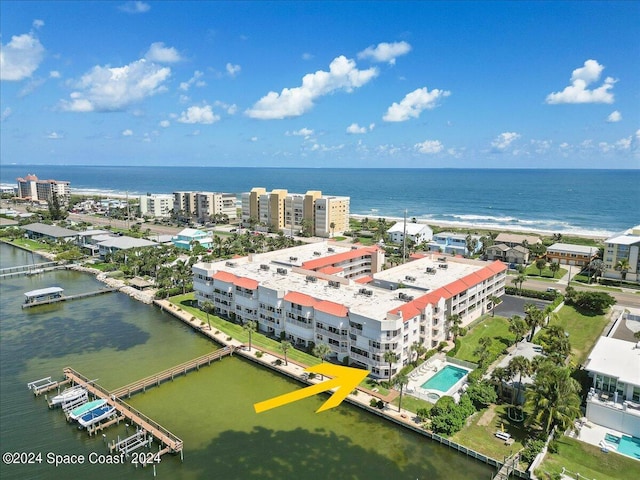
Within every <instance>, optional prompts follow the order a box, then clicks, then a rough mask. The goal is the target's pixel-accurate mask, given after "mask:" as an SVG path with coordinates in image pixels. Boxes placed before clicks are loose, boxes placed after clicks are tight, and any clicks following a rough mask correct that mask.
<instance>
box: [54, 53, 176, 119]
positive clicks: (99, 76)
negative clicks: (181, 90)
mask: <svg viewBox="0 0 640 480" xmlns="http://www.w3.org/2000/svg"><path fill="white" fill-rule="evenodd" d="M170 75H171V69H170V68H168V67H160V66H158V65H155V64H153V63H151V62H148V61H147V60H145V59H140V60H136V61H135V62H132V63H130V64H128V65H125V66H124V67H109V66H105V67H102V66H99V65H97V66H95V67H93V69H91V71H89V72H88V73H86V74H84V75H83V76H82V78H81V79H80V80H78V81H77V82H75V83H74V84H73V86H74V88H76V89H77V90H76V91H74V92H72V93H71V94H70V95H69V96H70V98H71V100H69V101H68V100H62V101H61V102H60V106H61V108H62V109H63V110H66V111H70V112H92V111H118V110H124V109H125V108H126V107H128V106H129V105H131V104H132V103H135V102H139V101H142V100H144V99H145V98H147V97H150V96H153V95H156V94H157V93H161V92H164V91H166V87H165V86H164V82H165V81H166V80H167V79H168V78H169V76H170Z"/></svg>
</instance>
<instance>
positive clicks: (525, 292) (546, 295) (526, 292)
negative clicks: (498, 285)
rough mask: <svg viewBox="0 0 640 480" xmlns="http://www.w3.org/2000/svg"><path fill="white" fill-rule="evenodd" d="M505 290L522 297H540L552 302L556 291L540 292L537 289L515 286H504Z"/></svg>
mask: <svg viewBox="0 0 640 480" xmlns="http://www.w3.org/2000/svg"><path fill="white" fill-rule="evenodd" d="M504 292H505V293H506V294H507V295H520V296H521V297H529V298H538V299H540V300H549V301H550V302H551V301H553V300H555V298H556V295H557V294H556V293H555V292H539V291H537V290H526V289H524V290H520V289H519V288H515V287H504Z"/></svg>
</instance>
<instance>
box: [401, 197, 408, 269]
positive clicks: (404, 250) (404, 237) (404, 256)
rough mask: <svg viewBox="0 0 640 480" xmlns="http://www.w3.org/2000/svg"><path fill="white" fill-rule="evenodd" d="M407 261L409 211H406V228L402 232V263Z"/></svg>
mask: <svg viewBox="0 0 640 480" xmlns="http://www.w3.org/2000/svg"><path fill="white" fill-rule="evenodd" d="M406 261H407V209H406V208H405V210H404V228H403V232H402V263H403V264H404V263H405V262H406Z"/></svg>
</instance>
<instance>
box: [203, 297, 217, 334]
mask: <svg viewBox="0 0 640 480" xmlns="http://www.w3.org/2000/svg"><path fill="white" fill-rule="evenodd" d="M213 308H214V306H213V303H211V302H210V301H209V300H207V301H205V302H204V303H203V304H202V310H204V312H205V313H206V314H207V323H208V324H209V330H211V322H210V321H209V312H212V311H213Z"/></svg>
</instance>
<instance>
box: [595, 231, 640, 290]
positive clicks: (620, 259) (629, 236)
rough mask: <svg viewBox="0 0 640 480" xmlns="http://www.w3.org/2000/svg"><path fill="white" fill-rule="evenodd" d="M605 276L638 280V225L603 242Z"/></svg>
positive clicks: (639, 241)
mask: <svg viewBox="0 0 640 480" xmlns="http://www.w3.org/2000/svg"><path fill="white" fill-rule="evenodd" d="M603 261H604V268H605V271H604V274H603V277H605V278H617V279H625V280H629V281H633V282H640V225H637V226H635V227H633V228H630V229H628V230H625V231H624V232H620V233H618V234H616V235H614V236H613V237H611V238H607V239H606V240H605V242H604V259H603Z"/></svg>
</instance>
